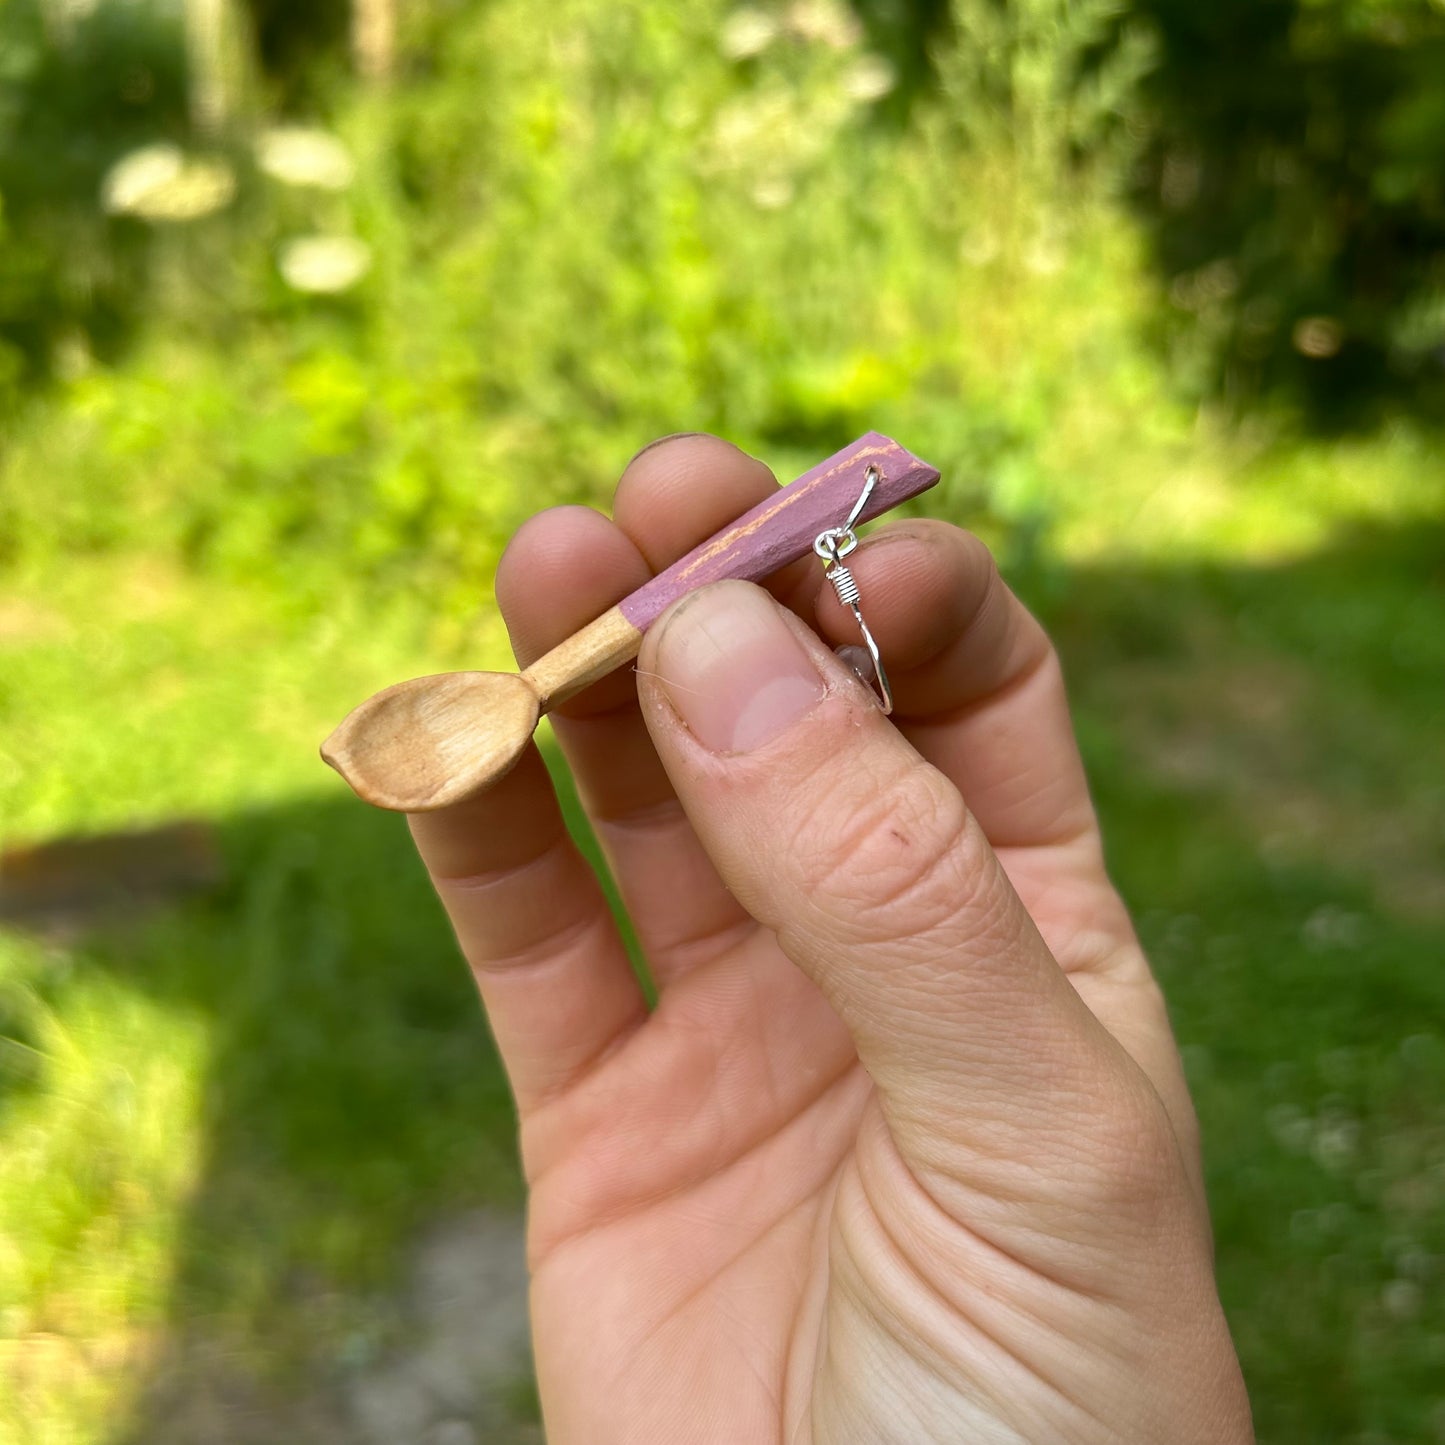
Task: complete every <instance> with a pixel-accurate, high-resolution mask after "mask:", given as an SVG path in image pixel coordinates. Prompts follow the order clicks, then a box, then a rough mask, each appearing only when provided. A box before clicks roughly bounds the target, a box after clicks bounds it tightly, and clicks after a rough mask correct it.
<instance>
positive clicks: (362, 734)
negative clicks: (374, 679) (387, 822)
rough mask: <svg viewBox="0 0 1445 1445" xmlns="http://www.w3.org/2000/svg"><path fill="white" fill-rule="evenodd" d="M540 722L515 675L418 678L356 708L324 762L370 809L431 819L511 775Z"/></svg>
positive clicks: (325, 749)
mask: <svg viewBox="0 0 1445 1445" xmlns="http://www.w3.org/2000/svg"><path fill="white" fill-rule="evenodd" d="M541 715H542V702H541V699H540V698H539V697H538V696H537V693H536V691H535V690H534V689H533V688H532V686H531V684H530V683H528V682H527V680H526V679H525V678H523V677H521V676H519V675H518V674H517V673H514V672H444V673H438V674H436V675H435V676H432V677H414V678H411V679H410V680H409V681H407V682H399V683H396V684H395V685H394V686H392V687H389V688H387V689H386V690H385V691H383V692H379V693H377V694H376V695H375V696H374V697H369V698H367V700H366V701H365V702H363V703H362V704H361V705H360V706H358V707H355V708H353V709H352V710H351V712H349V713H348V714H347V715H346V717H345V718H343V719H342V721H341V723H340V725H339V726H338V727H337V729H336V731H335V732H333V733H332V734H331V736H330V737H329V738H327V739H326V741H325V742H324V743H322V745H321V756H322V757H323V758H324V759H325V760H326V762H328V763H329V764H330V765H331V766H332V767H333V768H335V769H336V771H337V772H338V773H340V774H341V776H342V777H344V778H345V779H346V781H347V782H348V783H350V784H351V786H352V788H353V789H354V790H355V791H356V793H357V794H358V795H359V796H360V797H362V798H364V799H365V800H366V801H367V802H368V803H374V804H375V805H376V806H377V807H379V808H389V809H391V810H393V811H394V812H403V813H421V812H427V811H429V810H430V809H432V808H445V807H447V806H448V805H449V804H451V803H457V802H460V801H461V800H462V799H463V798H465V797H468V796H469V795H470V794H472V793H475V792H478V791H479V790H481V789H483V788H486V787H489V786H490V785H491V784H493V783H495V782H496V781H497V780H498V779H499V778H501V777H502V776H503V775H504V774H505V773H507V772H508V771H509V770H510V769H511V767H512V766H513V764H515V763H516V761H517V759H518V758H520V757H521V756H522V753H523V751H524V749H525V748H526V746H527V742H528V740H529V739H530V738H531V736H532V733H533V730H534V729H535V728H536V726H537V722H538V720H539V719H540V718H541Z"/></svg>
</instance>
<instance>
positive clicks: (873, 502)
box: [620, 431, 938, 632]
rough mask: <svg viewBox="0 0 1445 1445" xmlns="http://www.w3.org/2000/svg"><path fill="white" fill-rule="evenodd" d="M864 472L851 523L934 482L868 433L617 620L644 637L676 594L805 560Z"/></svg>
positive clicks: (835, 523)
mask: <svg viewBox="0 0 1445 1445" xmlns="http://www.w3.org/2000/svg"><path fill="white" fill-rule="evenodd" d="M870 466H875V467H877V468H878V471H879V474H880V476H879V480H878V484H877V485H876V486H875V487H874V488H873V494H872V495H871V496H870V497H869V498H868V505H867V506H866V507H865V508H864V509H863V514H862V516H861V517H860V518H859V519H858V524H859V525H861V524H862V523H863V522H869V521H872V519H873V518H874V517H879V516H882V515H883V513H884V512H887V511H891V510H892V509H893V508H894V507H896V506H897V505H898V504H899V503H900V502H906V501H907V500H908V499H909V498H910V497H916V496H917V495H918V494H919V493H920V492H926V491H927V490H928V489H929V487H931V486H932V485H933V484H934V483H935V482H936V481H937V480H938V469H937V468H936V467H931V466H929V465H928V463H927V462H924V461H920V460H919V459H918V458H917V457H916V456H914V455H913V453H912V452H908V451H905V450H904V449H903V448H902V447H901V446H899V445H898V443H897V442H895V441H891V440H890V439H889V438H888V437H886V436H883V435H881V434H880V433H878V432H876V431H871V432H868V433H867V434H866V435H864V436H861V437H859V438H858V440H857V441H856V442H854V443H853V444H852V445H851V446H846V447H844V448H843V450H842V451H841V452H839V453H837V455H836V456H831V457H829V458H828V460H827V461H826V462H819V463H818V465H817V466H816V467H814V468H813V469H812V470H811V471H808V472H804V473H803V475H802V476H801V477H799V478H798V480H797V481H795V482H792V483H790V484H789V485H788V486H786V487H780V488H779V489H778V491H777V492H776V493H775V494H774V495H773V496H771V497H769V498H768V499H767V500H766V501H763V502H759V503H758V505H757V506H756V507H754V508H753V509H752V511H750V512H745V513H744V514H743V515H742V516H741V517H739V518H738V519H737V521H736V522H733V523H731V524H729V525H728V526H726V527H724V528H723V530H722V531H721V532H718V533H717V534H716V535H714V536H712V537H710V538H708V540H707V541H706V542H704V543H703V544H702V545H701V546H700V547H694V548H693V550H692V551H691V552H689V553H688V554H687V556H686V557H683V558H682V559H681V560H679V561H677V562H674V563H673V564H672V566H671V567H669V568H668V569H667V571H665V572H659V573H658V575H657V576H656V577H654V578H653V579H652V581H651V582H647V583H644V584H643V585H642V586H641V587H639V588H638V589H637V591H636V592H634V593H633V594H632V595H631V596H630V597H624V598H623V599H622V602H621V604H620V605H621V609H622V615H623V616H624V617H625V618H626V619H627V620H628V621H629V622H630V623H631V624H632V625H633V626H634V627H635V628H637V630H638V631H639V632H646V631H647V629H648V628H649V627H650V626H651V625H652V624H653V623H654V622H656V621H657V619H658V618H659V617H660V616H661V615H662V614H663V613H664V612H665V611H666V610H667V608H668V606H669V605H670V604H671V603H673V602H675V601H676V600H677V599H678V598H679V597H681V596H683V594H684V593H687V592H691V591H693V590H694V589H696V588H698V587H704V586H706V585H707V584H708V583H709V582H721V581H722V580H723V579H724V578H729V577H733V578H741V579H742V580H743V581H745V582H760V581H762V579H763V578H764V577H770V576H772V574H773V573H774V572H776V571H778V570H779V569H780V568H782V567H786V566H787V565H788V563H789V562H796V561H797V560H798V558H799V557H805V556H807V555H808V553H809V552H811V551H812V550H813V542H814V540H815V539H816V538H817V536H818V534H819V533H820V532H826V531H827V530H828V528H830V527H841V526H842V525H843V523H844V522H846V521H847V520H848V514H849V512H851V511H852V510H853V504H854V503H855V502H856V501H857V500H858V497H859V495H860V494H861V493H862V491H863V479H864V476H865V474H866V473H867V471H868V468H869V467H870Z"/></svg>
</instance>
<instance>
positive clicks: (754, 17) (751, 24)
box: [718, 10, 778, 60]
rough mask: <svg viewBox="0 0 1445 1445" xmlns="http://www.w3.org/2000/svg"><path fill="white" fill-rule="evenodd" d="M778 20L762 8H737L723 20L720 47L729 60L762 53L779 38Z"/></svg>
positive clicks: (747, 57) (719, 40)
mask: <svg viewBox="0 0 1445 1445" xmlns="http://www.w3.org/2000/svg"><path fill="white" fill-rule="evenodd" d="M777 34H778V22H777V21H776V20H775V19H774V18H773V17H772V16H771V15H768V14H766V13H765V12H764V11H762V10H735V11H733V13H732V14H731V15H729V16H728V18H727V19H726V20H725V21H724V22H723V28H722V34H721V35H720V36H719V37H718V49H719V50H721V51H722V53H723V54H724V55H725V56H726V57H727V58H728V59H729V60H747V59H749V58H750V57H751V56H754V55H761V54H762V53H763V51H765V50H766V49H767V48H768V46H770V45H771V44H772V43H773V41H774V40H775V39H776V38H777Z"/></svg>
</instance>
